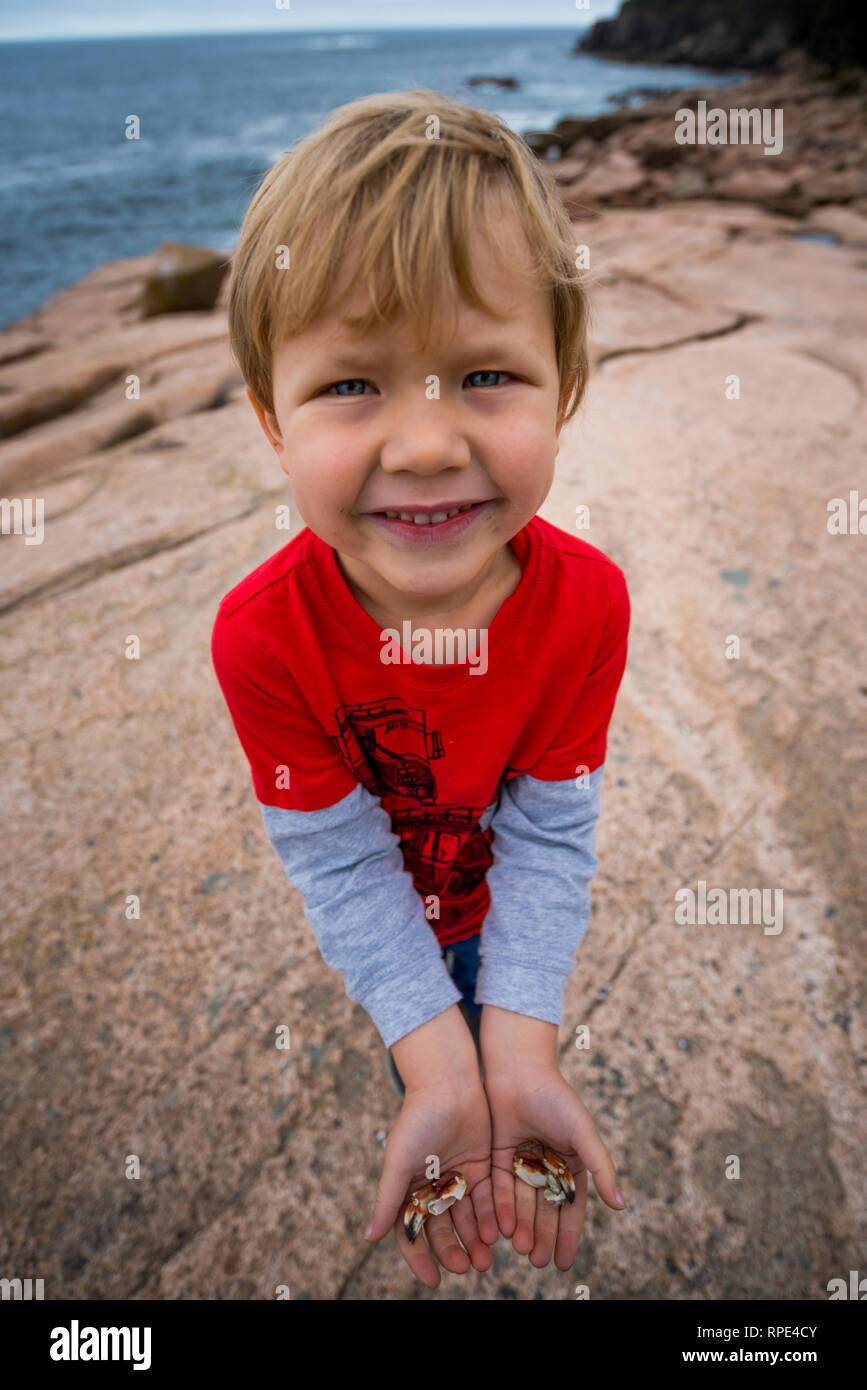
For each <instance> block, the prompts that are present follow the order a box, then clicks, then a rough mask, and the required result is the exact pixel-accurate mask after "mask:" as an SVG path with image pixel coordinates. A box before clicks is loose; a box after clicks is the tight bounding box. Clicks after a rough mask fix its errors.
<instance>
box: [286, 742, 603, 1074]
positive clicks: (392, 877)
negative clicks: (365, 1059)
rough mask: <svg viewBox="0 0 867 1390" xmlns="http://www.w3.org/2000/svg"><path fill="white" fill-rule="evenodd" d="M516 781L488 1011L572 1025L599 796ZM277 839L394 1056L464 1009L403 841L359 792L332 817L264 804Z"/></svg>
mask: <svg viewBox="0 0 867 1390" xmlns="http://www.w3.org/2000/svg"><path fill="white" fill-rule="evenodd" d="M602 773H603V768H602V767H599V768H597V770H596V771H595V772H593V773H592V774H591V775H590V776H589V778H588V782H589V786H588V787H587V788H586V789H583V790H578V789H576V786H575V783H574V780H573V779H571V778H570V779H569V780H568V781H565V782H544V781H541V780H538V779H536V778H534V777H531V776H529V775H528V774H524V775H522V776H520V777H516V778H513V779H512V780H511V781H509V782H504V783H503V785H502V788H501V795H500V802H499V805H498V806H497V809H496V810H495V811H494V812H493V815H492V816H489V814H487V813H486V814H485V816H484V817H483V818H482V821H481V824H482V825H483V826H484V825H485V824H487V823H488V821H489V820H490V823H491V824H492V825H493V828H494V844H493V853H494V863H493V865H492V866H491V868H489V869H488V874H487V880H488V884H489V887H490V890H491V899H492V901H491V907H490V908H489V910H488V914H487V917H486V918H485V923H484V926H483V928H482V937H481V953H482V965H481V967H480V970H479V977H478V984H477V988H476V1000H477V1002H478V1003H480V1004H496V1005H499V1006H500V1007H501V1008H504V1009H511V1010H512V1011H514V1012H516V1013H523V1014H529V1015H531V1016H532V1017H535V1018H543V1019H546V1020H547V1021H549V1022H552V1023H560V1021H561V1015H562V1001H563V991H564V989H565V987H566V982H567V981H568V979H569V976H570V974H571V973H572V970H573V969H574V966H575V952H576V949H577V947H578V945H579V943H580V941H581V938H582V937H583V934H584V931H585V928H586V925H587V920H588V917H589V892H588V888H587V884H588V881H589V879H590V878H592V876H593V874H594V873H595V872H596V868H597V860H596V858H595V855H594V852H593V843H594V831H595V822H596V817H597V816H598V814H599V783H600V781H601V779H602ZM259 807H260V810H261V812H262V818H263V821H264V823H265V830H266V833H267V835H268V838H269V840H270V841H271V844H272V845H273V846H274V849H275V850H276V851H277V853H278V855H279V856H280V859H281V861H282V863H283V866H284V868H285V870H286V873H287V875H288V877H289V878H290V880H291V881H292V883H294V885H295V886H296V888H297V889H298V891H299V892H300V893H301V895H302V897H303V898H304V905H305V910H306V913H307V917H308V920H309V921H310V925H311V926H312V928H313V932H314V935H315V937H316V940H317V943H318V945H319V949H320V951H321V953H322V957H323V959H324V960H325V962H326V964H327V965H330V966H331V967H332V968H333V969H335V970H341V971H343V974H344V983H345V988H346V993H347V995H348V996H349V998H350V999H354V1000H355V1001H356V1002H357V1003H359V1004H361V1006H362V1008H364V1009H365V1010H366V1012H367V1013H368V1014H370V1017H371V1018H372V1020H373V1022H374V1025H375V1026H376V1028H377V1029H378V1031H379V1033H380V1035H381V1037H382V1039H383V1042H384V1043H385V1045H386V1047H391V1046H392V1044H393V1043H395V1042H397V1041H398V1039H399V1038H402V1037H403V1036H404V1035H405V1034H406V1033H409V1032H411V1031H412V1030H413V1029H414V1028H418V1027H420V1026H421V1024H423V1023H427V1022H428V1020H429V1019H431V1018H434V1017H435V1016H436V1015H437V1014H439V1013H442V1012H443V1010H444V1009H447V1008H449V1006H450V1005H451V1004H453V1003H455V1002H457V1001H458V1000H459V999H460V997H461V996H460V992H459V991H458V989H457V987H456V986H455V985H454V984H453V982H452V980H451V977H450V976H449V974H448V971H447V970H446V967H445V964H444V962H443V960H442V956H441V954H440V947H439V944H438V942H437V940H436V936H435V935H434V932H433V930H432V928H431V926H430V924H429V923H428V921H427V919H426V918H425V915H424V905H423V903H422V900H421V898H420V897H419V895H418V893H417V892H416V890H415V888H414V887H413V883H412V878H411V876H410V874H409V873H408V872H407V871H406V869H405V867H404V861H403V855H402V852H401V849H400V842H399V840H398V838H397V836H396V835H395V834H394V832H393V831H392V829H391V826H390V822H389V817H388V815H387V813H386V812H385V810H384V809H383V807H382V805H381V803H380V801H379V799H378V798H377V797H375V796H373V795H372V794H371V793H370V792H369V791H367V789H366V788H365V787H363V786H362V785H361V784H360V783H359V784H357V785H356V786H355V787H354V788H353V790H352V791H351V792H349V793H348V795H347V796H345V797H343V798H342V800H340V801H338V802H336V803H335V804H334V805H332V806H328V807H325V808H324V809H322V810H317V811H289V810H284V809H282V808H280V807H276V806H266V805H264V804H263V803H262V802H260V803H259Z"/></svg>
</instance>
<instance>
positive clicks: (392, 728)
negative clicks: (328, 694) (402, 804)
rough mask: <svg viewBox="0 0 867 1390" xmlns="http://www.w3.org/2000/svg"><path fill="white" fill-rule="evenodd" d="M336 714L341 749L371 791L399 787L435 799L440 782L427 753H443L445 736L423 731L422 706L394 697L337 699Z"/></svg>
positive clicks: (437, 755) (336, 737)
mask: <svg viewBox="0 0 867 1390" xmlns="http://www.w3.org/2000/svg"><path fill="white" fill-rule="evenodd" d="M334 717H335V719H336V720H337V730H338V732H337V734H336V735H332V737H333V738H334V742H335V743H336V745H337V751H338V753H340V754H342V756H343V757H344V758H345V759H346V761H347V762H348V764H349V766H350V767H351V769H352V771H353V772H354V774H355V776H356V777H357V778H358V780H359V782H362V783H363V784H364V786H365V787H366V788H367V790H368V791H369V792H372V793H373V794H374V796H385V795H386V793H388V792H395V793H396V794H397V795H398V796H411V797H413V798H414V799H415V800H416V801H423V802H425V803H426V804H427V805H429V806H431V805H433V803H434V802H435V801H436V796H437V784H436V778H435V777H434V775H433V772H432V771H431V767H430V761H429V759H433V758H441V757H443V741H442V738H441V737H440V735H439V733H432V734H429V733H427V732H426V731H425V713H424V710H422V709H414V710H410V709H407V707H406V705H405V704H404V703H403V701H402V700H396V699H394V698H392V699H385V700H370V701H369V702H368V703H367V704H366V705H338V707H337V709H336V710H335V711H334Z"/></svg>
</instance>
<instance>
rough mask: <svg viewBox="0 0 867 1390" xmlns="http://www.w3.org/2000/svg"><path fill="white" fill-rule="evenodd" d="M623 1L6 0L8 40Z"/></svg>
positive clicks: (337, 23)
mask: <svg viewBox="0 0 867 1390" xmlns="http://www.w3.org/2000/svg"><path fill="white" fill-rule="evenodd" d="M619 5H620V0H589V4H588V6H587V8H586V9H585V8H579V7H578V6H577V5H576V3H575V0H435V2H434V3H431V0H354V2H353V0H291V5H290V7H289V8H287V9H278V8H277V0H141V3H139V4H135V3H133V4H130V3H128V0H72V3H68V2H67V0H0V39H30V38H46V39H47V38H56V39H62V38H86V37H92V38H95V37H97V36H99V35H109V34H178V33H190V32H193V31H198V32H205V33H217V32H226V31H228V30H232V29H235V30H239V31H240V32H242V33H249V32H251V31H252V30H256V29H276V30H279V31H281V32H284V33H285V32H286V31H287V30H289V31H300V30H309V29H313V30H316V29H344V30H347V29H350V30H351V29H410V28H414V29H416V28H418V29H439V28H443V29H447V28H449V27H451V26H453V25H454V26H460V27H462V28H463V27H469V28H483V27H485V26H490V27H491V28H508V27H510V26H515V27H520V28H525V29H535V28H543V27H544V28H551V27H553V28H561V29H568V28H571V27H572V26H573V25H574V26H575V27H576V28H582V29H583V28H584V26H585V25H586V24H588V23H589V22H591V21H592V20H594V19H602V18H604V16H606V15H609V14H613V13H614V12H615V11H616V10H617V9H618V8H619Z"/></svg>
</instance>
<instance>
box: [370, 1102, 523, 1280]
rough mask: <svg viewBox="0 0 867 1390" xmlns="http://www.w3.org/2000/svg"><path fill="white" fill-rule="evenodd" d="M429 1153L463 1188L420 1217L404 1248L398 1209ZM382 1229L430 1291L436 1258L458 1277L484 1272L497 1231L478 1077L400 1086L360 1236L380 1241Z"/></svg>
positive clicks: (421, 1177) (422, 1176)
mask: <svg viewBox="0 0 867 1390" xmlns="http://www.w3.org/2000/svg"><path fill="white" fill-rule="evenodd" d="M432 1155H435V1156H436V1158H437V1159H438V1160H439V1171H440V1174H441V1175H442V1176H445V1175H446V1174H448V1173H451V1172H454V1171H457V1172H459V1173H462V1174H463V1176H464V1177H465V1178H466V1180H467V1191H466V1195H465V1196H464V1197H463V1198H461V1200H460V1201H458V1202H454V1203H452V1205H451V1206H450V1207H449V1208H448V1210H447V1211H444V1212H442V1213H441V1214H440V1215H439V1216H428V1218H427V1220H426V1221H425V1223H424V1228H423V1232H422V1233H420V1234H419V1235H418V1236H417V1237H416V1239H415V1241H414V1242H413V1243H412V1244H410V1242H409V1240H408V1239H407V1235H406V1231H405V1229H404V1224H403V1217H404V1209H405V1207H406V1205H407V1202H408V1201H409V1200H410V1197H411V1196H412V1194H413V1192H414V1191H415V1190H416V1189H417V1188H419V1187H422V1186H423V1185H424V1184H425V1183H426V1182H428V1181H430V1179H429V1178H427V1177H426V1170H427V1169H428V1165H429V1163H430V1157H431V1156H432ZM389 1227H393V1228H394V1233H395V1237H396V1239H397V1245H398V1249H399V1250H400V1253H401V1255H402V1256H403V1258H404V1259H405V1260H406V1262H407V1264H408V1265H409V1267H410V1269H411V1270H412V1271H413V1273H414V1274H415V1275H416V1277H417V1278H418V1279H419V1280H420V1281H421V1282H422V1283H423V1284H426V1285H427V1287H428V1288H430V1289H435V1288H437V1287H438V1285H439V1283H440V1272H439V1268H438V1266H437V1264H436V1260H438V1261H439V1263H440V1264H441V1265H442V1266H443V1268H444V1269H448V1270H450V1271H451V1272H452V1273H453V1274H465V1273H466V1272H467V1270H468V1269H469V1268H470V1265H471V1264H472V1266H473V1268H475V1269H478V1270H485V1269H488V1268H489V1267H490V1264H491V1252H490V1250H489V1248H488V1247H489V1246H491V1245H494V1244H495V1243H496V1241H497V1239H498V1238H499V1231H498V1229H497V1218H496V1216H495V1213H494V1201H493V1194H492V1191H491V1117H490V1112H489V1110H488V1102H487V1099H486V1097H485V1092H484V1089H483V1087H482V1084H481V1080H477V1081H476V1082H475V1083H469V1084H468V1083H467V1082H466V1081H464V1082H463V1084H461V1085H455V1086H454V1087H452V1086H448V1085H443V1083H442V1081H441V1080H440V1081H438V1082H437V1083H436V1085H433V1084H431V1085H422V1086H420V1087H415V1088H409V1089H407V1092H406V1096H405V1097H404V1101H403V1107H402V1109H401V1112H400V1114H399V1116H398V1117H397V1120H396V1121H395V1123H394V1126H393V1127H392V1130H391V1133H390V1134H389V1136H388V1141H387V1143H386V1146H385V1162H384V1164H383V1168H382V1173H381V1175H380V1179H379V1186H378V1188H377V1193H376V1202H375V1205H374V1209H373V1219H372V1221H371V1225H370V1226H369V1227H368V1230H367V1231H366V1232H365V1235H366V1237H367V1239H368V1240H371V1241H377V1240H381V1239H382V1237H383V1236H384V1235H385V1234H386V1233H387V1231H388V1229H389ZM425 1237H427V1244H426V1243H425ZM458 1237H459V1238H460V1241H459V1239H458ZM461 1241H462V1242H463V1247H462V1246H461V1244H460V1242H461ZM428 1245H429V1247H430V1248H429V1249H428ZM433 1256H436V1260H435V1259H434V1258H433Z"/></svg>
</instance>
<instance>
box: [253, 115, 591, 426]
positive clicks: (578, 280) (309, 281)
mask: <svg viewBox="0 0 867 1390" xmlns="http://www.w3.org/2000/svg"><path fill="white" fill-rule="evenodd" d="M492 192H493V193H503V194H505V195H506V197H507V199H508V201H509V203H510V204H511V206H512V207H513V208H514V209H515V211H516V212H517V214H518V217H519V219H520V222H521V225H522V227H523V230H524V233H525V235H526V239H527V244H528V247H529V250H530V254H531V259H532V263H533V271H534V275H536V276H537V277H539V281H540V283H542V284H543V285H547V287H548V288H549V290H550V294H551V313H552V321H553V328H554V341H555V347H556V355H557V366H558V371H559V378H560V394H559V400H560V409H561V413H562V414H563V418H564V419H565V420H568V419H571V417H572V416H573V415H574V413H575V411H576V410H577V409H578V406H579V405H580V402H581V399H582V397H583V395H584V390H585V387H586V384H587V375H588V357H587V329H588V321H589V304H588V299H587V294H586V290H585V283H586V280H585V277H584V275H583V274H582V272H581V271H580V270H578V269H577V266H576V247H575V236H574V233H573V230H572V224H571V222H570V220H569V217H568V215H567V213H566V210H565V208H564V207H563V205H562V203H561V202H560V201H559V199H558V197H557V195H556V193H555V192H554V190H553V189H552V188H551V186H550V184H549V182H548V180H547V179H546V177H545V176H544V175H543V173H542V172H541V169H540V167H539V162H538V159H537V157H536V155H534V154H533V153H532V151H531V150H530V149H529V147H528V146H527V145H526V144H525V142H524V141H523V140H522V139H521V137H520V136H519V135H516V134H515V133H514V131H512V130H510V129H509V127H508V126H507V125H505V123H504V122H503V121H501V120H500V118H499V117H498V116H496V115H493V114H491V113H490V112H488V111H483V110H480V109H478V108H476V107H473V106H466V105H463V104H462V103H460V102H456V101H452V100H450V99H449V98H447V97H444V96H442V95H441V94H440V93H439V92H434V91H430V90H428V89H423V88H420V89H417V90H415V91H411V92H394V93H385V94H378V95H374V96H367V97H361V98H359V99H358V100H356V101H350V102H347V103H346V104H345V105H344V106H340V107H338V108H337V109H336V110H335V111H333V112H332V114H331V117H330V119H329V120H328V122H327V123H326V124H325V125H324V126H322V127H321V128H320V129H319V130H317V131H315V132H314V133H313V134H311V135H308V136H306V137H305V138H304V139H302V140H301V141H300V142H297V143H296V145H295V146H294V147H293V148H291V149H290V150H288V151H287V152H286V154H284V155H283V157H282V159H280V160H278V162H277V163H276V164H274V165H273V166H272V168H271V169H269V170H268V172H267V174H266V175H265V177H264V179H263V180H262V182H261V184H260V185H259V188H258V189H257V190H256V193H255V194H254V196H253V199H252V202H251V203H250V206H249V208H248V209H247V214H246V216H245V218H244V222H243V225H242V227H241V234H240V239H239V242H238V247H237V250H236V252H235V256H234V258H233V265H232V276H231V281H230V286H229V297H228V315H229V338H230V344H231V349H232V353H233V355H234V358H235V361H236V362H237V364H238V366H239V367H240V369H241V372H242V374H243V377H244V380H245V381H246V383H247V385H248V386H249V388H250V390H251V391H252V393H253V395H254V396H255V397H256V399H257V400H258V401H259V402H260V403H261V404H262V405H263V406H264V407H265V409H266V410H267V411H268V412H269V413H271V414H273V413H274V399H273V378H272V355H273V352H274V350H275V349H276V347H277V346H278V345H279V344H280V343H281V342H283V341H285V340H286V339H288V338H291V337H293V336H294V335H295V334H297V333H303V332H304V330H305V329H306V328H307V327H308V326H309V325H310V324H311V323H313V322H314V321H315V319H316V318H318V317H319V316H320V314H321V313H322V312H323V310H324V308H325V305H326V303H327V301H328V299H329V295H330V294H331V292H332V290H333V286H334V281H335V279H336V278H337V277H336V273H335V267H339V266H341V265H343V264H344V262H345V257H346V255H347V249H348V246H349V243H350V241H352V243H353V245H356V244H357V245H359V246H360V247H361V248H363V250H362V251H361V254H360V256H359V262H358V267H357V273H356V278H357V279H358V280H359V281H360V280H362V279H363V280H364V281H365V283H366V285H367V289H368V294H369V297H370V307H369V309H368V310H367V312H366V313H364V314H362V315H358V316H356V317H354V318H352V319H350V318H348V317H347V318H346V320H345V322H346V324H347V327H348V328H349V329H350V331H352V332H355V333H357V334H359V335H361V336H363V335H364V334H367V333H370V332H371V331H372V330H373V329H374V327H375V326H376V325H377V324H383V323H385V324H389V323H391V322H393V319H394V316H395V315H396V314H397V313H398V311H400V310H403V311H404V313H406V315H407V316H408V318H409V319H410V321H411V323H412V324H413V326H414V328H415V330H416V333H418V331H419V330H421V336H422V339H423V343H424V344H426V343H427V342H428V340H429V335H430V332H431V329H432V324H433V319H434V316H435V313H436V308H435V306H436V305H437V303H441V302H442V299H443V295H444V292H445V290H446V288H447V287H448V285H449V284H450V283H453V282H454V281H456V282H457V286H458V289H459V291H460V293H461V294H462V295H463V297H464V298H465V299H466V300H467V301H468V302H469V303H470V304H471V305H473V306H474V307H476V308H478V309H481V310H483V311H485V312H488V313H492V314H494V313H495V310H494V308H493V306H491V305H489V304H487V303H486V302H485V301H484V300H483V298H482V296H481V295H480V294H479V292H478V289H477V286H476V283H475V281H474V279H473V274H472V267H471V260H470V252H469V238H470V233H471V231H472V229H473V226H474V223H475V222H476V221H477V219H478V218H479V216H480V215H482V216H484V215H485V214H486V213H487V212H488V211H489V210H490V204H489V202H488V201H487V198H488V195H489V194H490V193H492ZM286 247H288V248H289V253H290V254H289V263H290V269H288V270H287V269H281V268H279V263H278V254H279V253H280V250H281V248H284V253H283V254H284V255H285V248H286ZM570 397H571V404H569V399H570ZM567 405H568V408H565V407H566V406H567Z"/></svg>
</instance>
